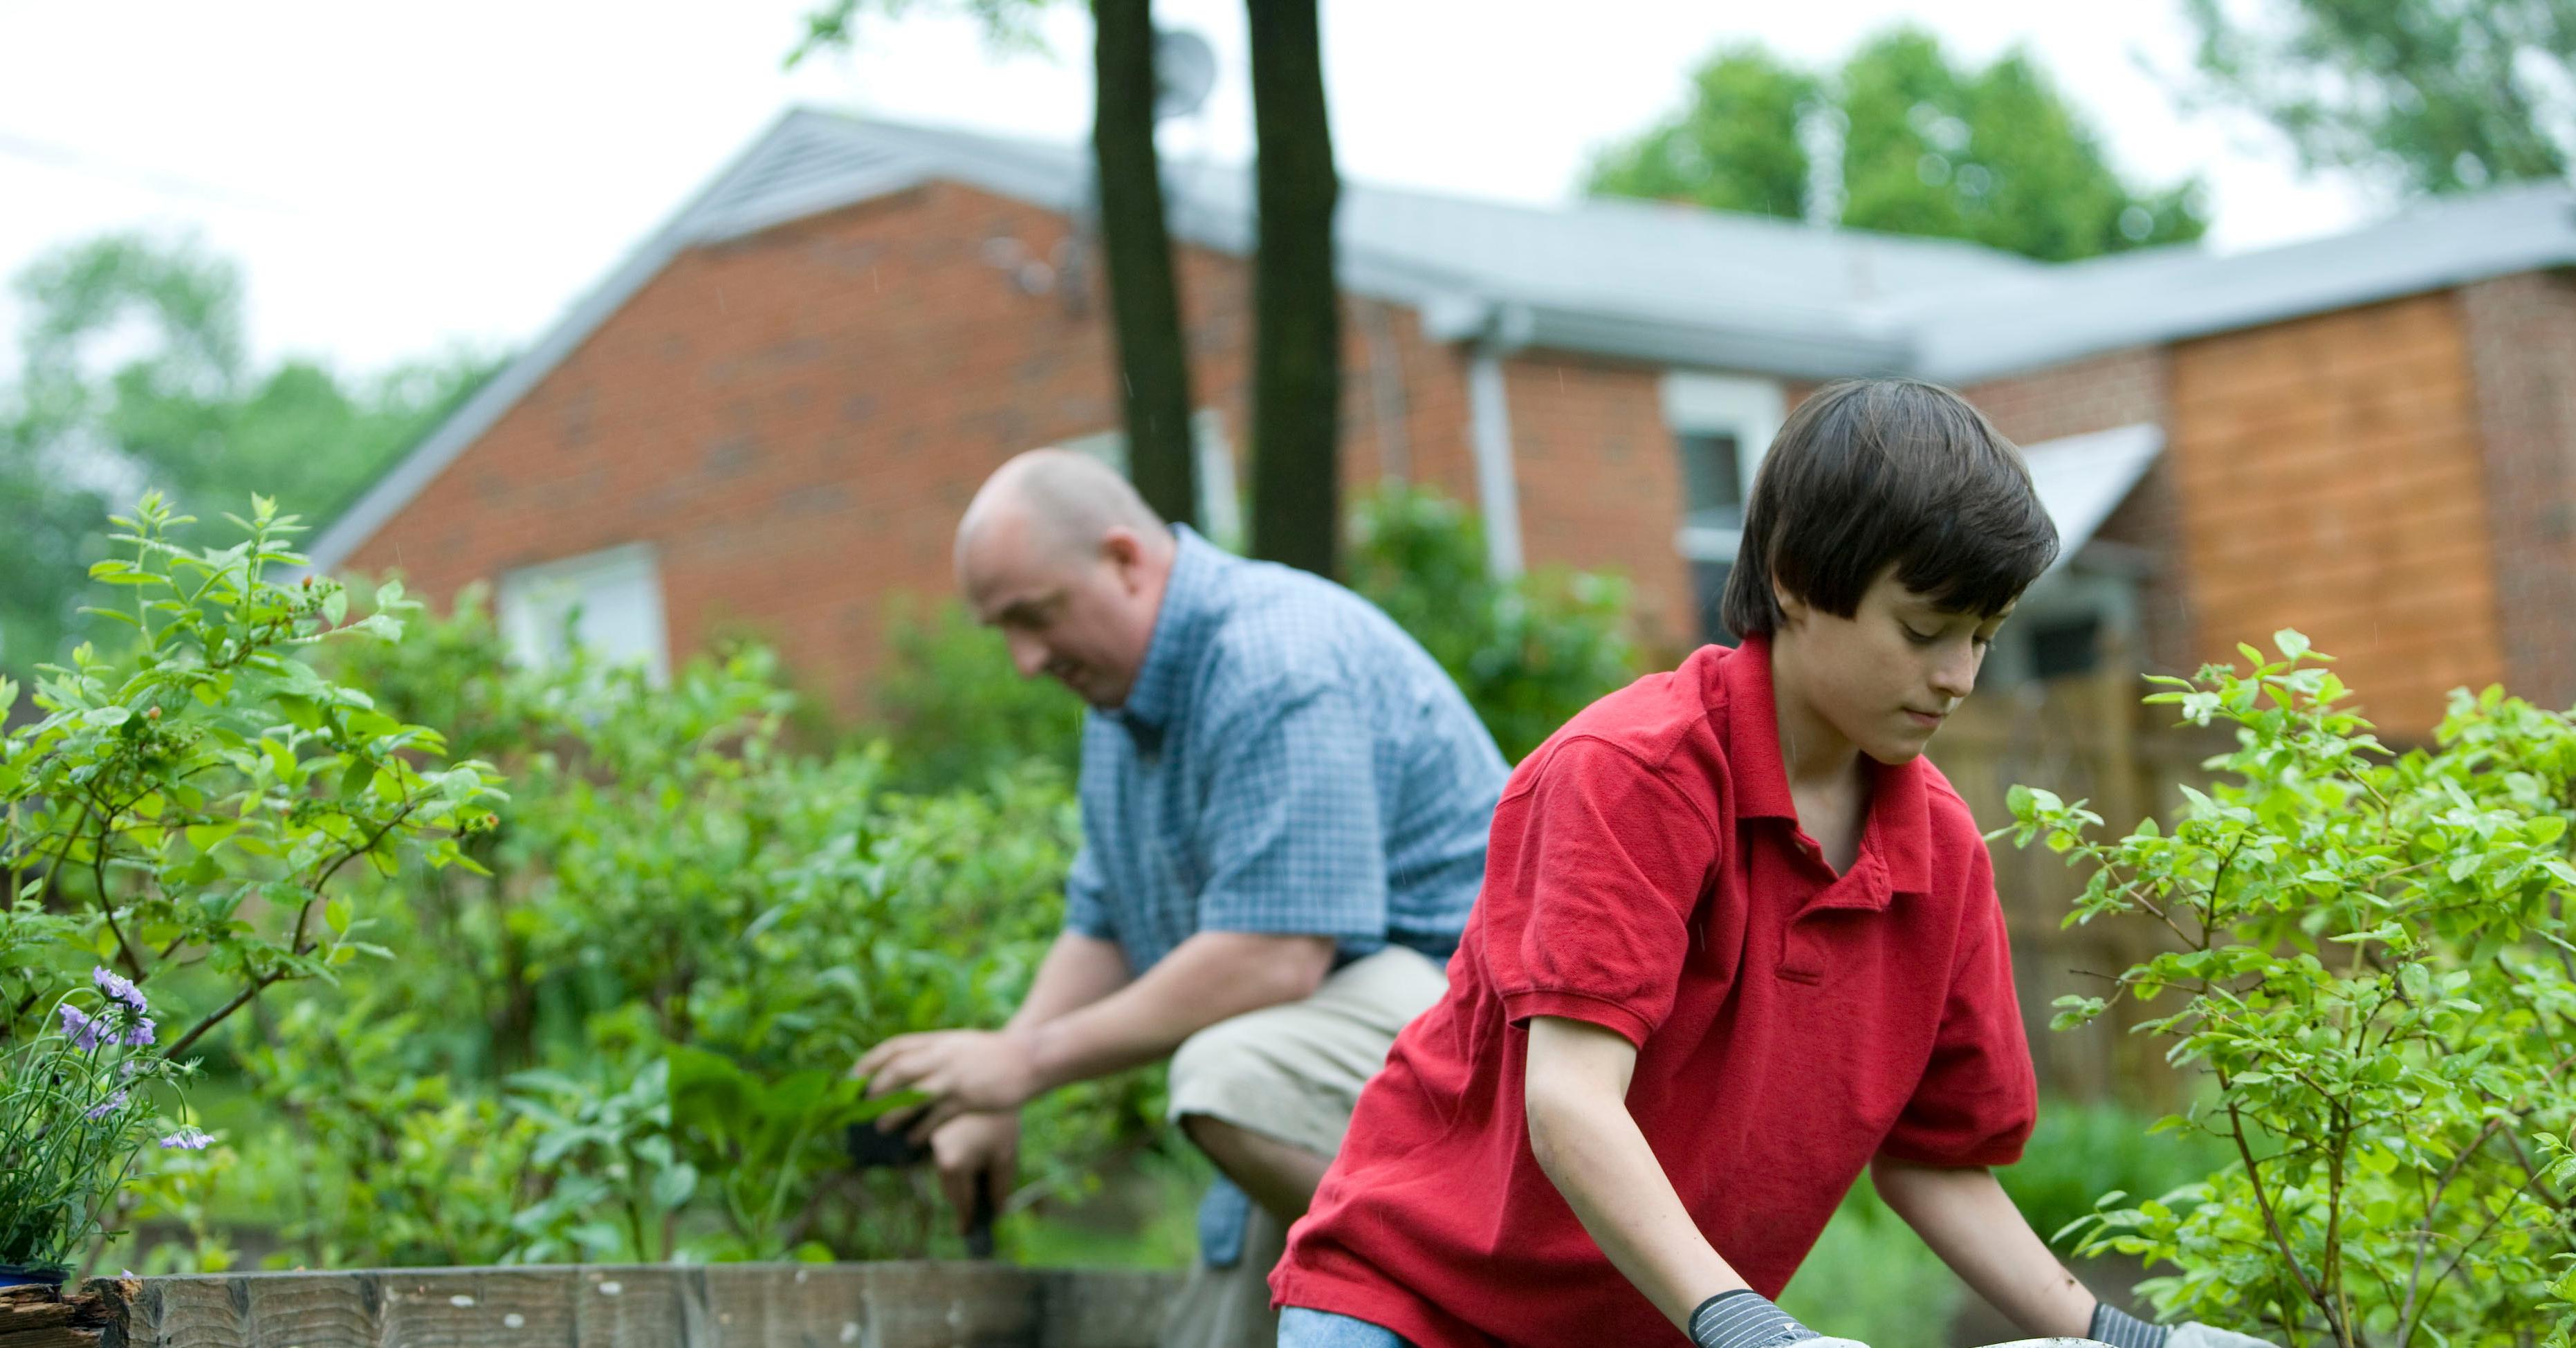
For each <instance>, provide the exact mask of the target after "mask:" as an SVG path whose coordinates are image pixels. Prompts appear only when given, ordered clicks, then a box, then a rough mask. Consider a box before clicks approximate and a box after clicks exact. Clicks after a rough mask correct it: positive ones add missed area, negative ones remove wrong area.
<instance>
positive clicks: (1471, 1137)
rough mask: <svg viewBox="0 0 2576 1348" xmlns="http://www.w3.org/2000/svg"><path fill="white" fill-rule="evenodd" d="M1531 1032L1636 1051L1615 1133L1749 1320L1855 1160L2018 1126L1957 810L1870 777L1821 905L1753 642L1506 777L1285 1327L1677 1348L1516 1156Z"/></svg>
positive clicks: (1695, 661) (1963, 820) (1938, 1154)
mask: <svg viewBox="0 0 2576 1348" xmlns="http://www.w3.org/2000/svg"><path fill="white" fill-rule="evenodd" d="M1531 1016H1561V1017H1565V1018H1567V1019H1572V1020H1582V1021H1589V1022H1591V1023H1593V1024H1596V1025H1601V1026H1606V1027H1608V1028H1609V1029H1612V1030H1615V1031H1617V1032H1618V1033H1619V1034H1621V1035H1623V1036H1625V1037H1626V1038H1628V1039H1629V1040H1630V1041H1631V1042H1633V1043H1635V1044H1636V1045H1637V1046H1638V1053H1637V1067H1636V1074H1635V1077H1634V1080H1633V1082H1632V1084H1631V1085H1630V1088H1629V1091H1628V1112H1629V1113H1630V1114H1632V1115H1634V1116H1635V1118H1636V1120H1637V1125H1638V1127H1639V1128H1640V1129H1641V1130H1642V1131H1643V1132H1644V1134H1645V1136H1646V1141H1647V1142H1648V1143H1649V1144H1650V1145H1652V1146H1653V1148H1654V1150H1655V1155H1656V1156H1657V1158H1658V1159H1660V1160H1661V1161H1662V1163H1663V1167H1664V1173H1665V1174H1666V1175H1668V1176H1670V1177H1671V1179H1672V1182H1673V1187H1674V1189H1675V1190H1676V1191H1677V1192H1678V1193H1679V1194H1680V1196H1681V1200H1682V1203H1683V1205H1684V1206H1685V1207H1686V1208H1688V1209H1689V1210H1690V1213H1691V1216H1692V1218H1693V1219H1694V1220H1695V1221H1696V1222H1697V1223H1698V1224H1699V1228H1700V1230H1701V1231H1702V1232H1704V1233H1706V1234H1707V1236H1708V1238H1709V1240H1710V1242H1711V1243H1712V1244H1714V1245H1715V1246H1716V1247H1717V1251H1718V1253H1719V1254H1721V1255H1723V1256H1725V1258H1726V1261H1727V1262H1728V1263H1729V1264H1732V1265H1733V1266H1734V1267H1735V1269H1736V1270H1737V1271H1738V1272H1740V1273H1742V1274H1743V1275H1744V1277H1745V1278H1746V1280H1748V1281H1750V1282H1751V1283H1752V1284H1753V1286H1754V1288H1755V1290H1757V1291H1760V1292H1761V1293H1763V1294H1764V1295H1766V1296H1776V1295H1778V1294H1779V1291H1780V1289H1781V1287H1782V1286H1783V1285H1784V1284H1786V1283H1787V1282H1788V1281H1789V1275H1790V1274H1791V1273H1793V1272H1795V1271H1796V1270H1797V1267H1798V1263H1799V1261H1800V1260H1801V1259H1804V1258H1805V1257H1806V1254H1807V1250H1808V1249H1809V1248H1810V1247H1811V1246H1813V1245H1814V1244H1815V1240H1816V1236H1817V1234H1818V1233H1819V1232H1821V1231H1822V1230H1823V1229H1824V1226H1825V1222H1826V1219H1827V1218H1829V1217H1831V1216H1832V1215H1833V1211H1834V1207H1835V1205H1836V1204H1837V1203H1838V1202H1839V1201H1840V1200H1841V1198H1842V1196H1843V1194H1844V1192H1845V1191H1846V1190H1848V1189H1849V1188H1850V1187H1851V1183H1852V1181H1853V1180H1854V1179H1856V1178H1857V1177H1858V1176H1859V1175H1860V1173H1861V1171H1862V1169H1863V1168H1864V1167H1865V1166H1866V1165H1867V1164H1868V1162H1869V1159H1870V1157H1871V1156H1872V1155H1873V1154H1876V1153H1881V1152H1884V1153H1886V1154H1887V1155H1890V1156H1893V1157H1897V1158H1899V1159H1903V1160H1911V1161H1919V1162H1926V1163H1930V1164H1935V1165H1958V1166H1982V1165H2005V1164H2009V1163H2011V1162H2012V1161H2014V1160H2016V1159H2018V1158H2019V1156H2020V1154H2021V1145H2022V1141H2023V1139H2024V1138H2026V1137H2027V1136H2028V1135H2029V1132H2030V1127H2031V1123H2032V1121H2033V1117H2034V1114H2035V1111H2036V1107H2037V1092H2036V1087H2035V1085H2034V1083H2033V1080H2032V1077H2031V1068H2030V1051H2029V1046H2028V1043H2027V1041H2026V1040H2025V1039H2024V1038H2023V1034H2022V1024H2021V1013H2020V1009H2019V1006H2018V1004H2017V1003H2016V1002H2015V1000H2014V997H2013V985H2012V966H2011V962H2010V958H2009V955H2008V952H2007V950H2006V948H2005V943H2004V923H2003V913H2002V910H2001V908H2000V907H1999V906H1998V904H1997V903H1996V900H1995V891H1994V878H1993V875H1992V872H1991V871H1990V870H1989V862H1988V860H1987V856H1986V849H1985V843H1984V841H1983V840H1982V839H1981V838H1980V837H1979V835H1978V832H1977V827H1976V824H1975V822H1974V821H1973V820H1972V819H1971V818H1970V817H1969V814H1968V808H1967V806H1966V805H1965V804H1963V803H1962V802H1961V801H1960V799H1959V797H1958V794H1957V793H1956V792H1954V791H1952V790H1951V789H1950V784H1949V782H1948V781H1946V780H1945V779H1944V778H1943V777H1942V776H1941V774H1940V772H1939V771H1938V770H1937V769H1935V768H1933V766H1932V765H1931V764H1930V763H1928V762H1925V761H1923V760H1920V759H1917V760H1916V761H1914V762H1912V763H1908V764H1906V765H1905V766H1903V767H1897V768H1889V767H1884V766H1881V767H1879V768H1878V769H1877V770H1876V776H1875V779H1874V783H1873V786H1872V791H1871V802H1870V810H1869V819H1868V822H1867V825H1866V827H1865V828H1864V830H1863V833H1862V837H1861V845H1860V855H1859V858H1858V859H1857V860H1856V861H1855V862H1854V863H1853V865H1852V867H1851V869H1850V871H1849V872H1848V873H1846V874H1844V875H1841V876H1837V875H1835V874H1834V872H1833V870H1832V869H1831V868H1830V867H1829V866H1827V865H1826V864H1825V861H1824V860H1823V858H1822V856H1821V855H1820V854H1819V853H1817V852H1816V850H1815V848H1814V844H1813V843H1812V842H1811V841H1810V840H1809V839H1808V838H1807V837H1806V835H1805V834H1804V833H1803V832H1801V831H1800V830H1799V828H1798V822H1797V811H1796V808H1795V807H1794V806H1793V805H1792V804H1791V801H1790V796H1789V784H1788V779H1787V776H1786V774H1785V773H1784V771H1783V770H1782V767H1781V762H1780V747H1779V732H1778V728H1777V721H1776V719H1775V713H1774V710H1773V707H1772V701H1771V671H1770V650H1769V647H1768V645H1767V644H1766V643H1764V642H1762V641H1758V640H1756V641H1748V642H1746V643H1745V644H1744V646H1743V647H1742V648H1741V649H1740V650H1736V651H1728V650H1726V649H1724V648H1723V647H1717V646H1710V647H1705V648H1703V649H1701V650H1700V651H1699V652H1698V653H1696V654H1694V655H1692V656H1691V657H1690V659H1688V660H1686V661H1684V662H1683V664H1682V666H1681V668H1680V669H1678V670H1675V671H1673V672H1672V673H1670V674H1658V675H1653V676H1650V677H1648V678H1644V679H1641V680H1639V681H1637V682H1636V683H1635V684H1632V685H1630V686H1629V687H1628V688H1626V689H1624V690H1622V691H1620V692H1617V693H1613V694H1611V695H1610V696H1608V697H1605V698H1603V699H1602V700H1600V701H1599V702H1596V703H1594V704H1593V705H1592V706H1591V707H1589V708H1587V709H1585V710H1584V712H1583V713H1582V714H1581V715H1579V716H1577V717H1575V718H1574V720H1572V721H1571V722H1569V723H1567V725H1566V726H1565V728H1564V729H1562V730H1560V731H1558V732H1557V733H1556V735H1555V736H1554V737H1553V738H1551V739H1550V740H1549V741H1548V742H1547V743H1546V744H1545V745H1543V746H1541V747H1540V749H1539V751H1538V752H1537V753H1535V754H1532V755H1531V756H1530V757H1529V759H1528V760H1527V761H1526V762H1524V763H1522V764H1521V766H1520V769H1519V770H1518V771H1517V772H1515V773H1514V774H1513V775H1512V779H1511V783H1510V785H1509V786H1508V787H1506V788H1505V790H1504V793H1503V798H1502V803H1501V805H1500V806H1499V807H1498V808H1497V809H1496V811H1495V813H1494V827H1493V836H1492V842H1491V844H1490V847H1489V849H1488V852H1487V855H1486V863H1485V884H1484V890H1483V892H1482V894H1481V895H1480V896H1479V897H1478V899H1477V902H1476V911H1475V914H1474V915H1473V916H1472V917H1471V918H1470V919H1469V920H1468V924H1467V930H1466V935H1465V937H1464V939H1463V941H1462V943H1461V944H1460V946H1459V948H1458V953H1457V954H1456V955H1455V956H1454V957H1453V958H1452V959H1451V960H1450V963H1449V993H1448V995H1447V996H1446V997H1445V998H1443V999H1442V1000H1441V1001H1440V1003H1439V1005H1437V1006H1435V1007H1433V1008H1432V1009H1431V1010H1430V1011H1428V1012H1425V1013H1424V1014H1423V1015H1422V1016H1421V1017H1420V1018H1419V1019H1417V1020H1415V1021H1414V1022H1413V1023H1412V1024H1411V1025H1410V1026H1408V1027H1407V1028H1406V1029H1405V1031H1404V1033H1403V1034H1402V1035H1400V1036H1398V1038H1397V1039H1396V1041H1395V1047H1394V1049H1393V1050H1392V1052H1391V1053H1390V1054H1389V1055H1388V1057H1387V1062H1386V1068H1385V1070H1384V1071H1382V1072H1380V1073H1379V1074H1378V1075H1377V1076H1376V1077H1375V1078H1374V1079H1373V1080H1371V1081H1370V1082H1369V1084H1368V1087H1367V1089H1366V1090H1364V1091H1363V1092H1362V1093H1361V1095H1360V1100H1359V1108H1358V1112H1357V1113H1356V1114H1355V1115H1353V1117H1352V1119H1351V1129H1350V1134H1349V1136H1348V1138H1347V1140H1345V1141H1344V1142H1343V1144H1342V1150H1341V1154H1340V1156H1338V1157H1337V1158H1335V1160H1334V1162H1333V1167H1332V1170H1331V1171H1330V1173H1328V1174H1327V1175H1326V1176H1325V1178H1324V1184H1323V1187H1322V1188H1321V1189H1320V1190H1318V1191H1317V1192H1316V1194H1315V1203H1314V1207H1313V1208H1312V1210H1311V1211H1310V1212H1309V1213H1308V1215H1307V1217H1306V1218H1305V1220H1303V1221H1301V1222H1299V1223H1298V1224H1297V1226H1296V1228H1295V1230H1294V1231H1293V1232H1292V1234H1291V1237H1290V1239H1289V1243H1288V1255H1287V1258H1286V1259H1284V1260H1283V1261H1281V1263H1280V1265H1279V1268H1278V1270H1277V1271H1276V1272H1275V1273H1273V1274H1272V1275H1271V1288H1272V1290H1273V1292H1274V1294H1275V1295H1276V1296H1277V1297H1278V1299H1279V1301H1280V1302H1281V1304H1283V1305H1289V1306H1305V1307H1310V1308H1313V1309H1316V1310H1325V1311H1334V1312H1338V1313H1340V1314H1343V1315H1350V1316H1356V1317H1357V1318H1359V1319H1362V1320H1366V1321H1370V1322H1372V1323H1374V1324H1378V1325H1382V1326H1384V1327H1386V1328H1388V1329H1391V1330H1394V1331H1395V1332H1396V1333H1397V1334H1400V1335H1402V1336H1403V1337H1405V1338H1407V1339H1410V1340H1412V1341H1413V1342H1414V1343H1416V1344H1419V1345H1422V1346H1423V1348H1470V1345H1474V1346H1476V1348H1482V1346H1483V1345H1488V1344H1492V1343H1495V1342H1498V1341H1499V1342H1505V1343H1510V1344H1514V1345H1528V1346H1529V1348H1556V1346H1557V1345H1563V1346H1564V1348H1577V1346H1578V1345H1579V1346H1580V1348H1596V1345H1600V1344H1605V1343H1609V1344H1648V1343H1680V1342H1683V1339H1682V1336H1681V1335H1680V1334H1679V1333H1678V1332H1676V1331H1675V1330H1674V1329H1673V1328H1672V1326H1671V1325H1670V1324H1668V1323H1667V1322H1666V1321H1665V1320H1664V1318H1663V1316H1662V1315H1661V1314H1659V1313H1657V1312H1656V1310H1655V1308H1654V1306H1653V1305H1652V1304H1651V1303H1649V1302H1648V1301H1647V1300H1646V1298H1645V1296H1644V1294H1642V1293H1640V1292H1638V1291H1637V1290H1636V1288H1635V1287H1633V1286H1631V1285H1630V1284H1629V1282H1628V1280H1627V1279H1626V1278H1624V1277H1622V1276H1620V1274H1619V1271H1618V1270H1617V1269H1615V1268H1613V1267H1611V1265H1610V1261H1609V1260H1608V1259H1607V1258H1605V1257H1604V1256H1603V1255H1602V1253H1601V1249H1600V1247H1599V1246H1597V1245H1595V1244H1594V1243H1593V1241H1592V1237H1591V1236H1590V1234H1588V1233H1587V1232H1585V1231H1584V1229H1583V1227H1582V1225H1581V1224H1580V1223H1579V1222H1577V1221H1576V1219H1575V1216H1574V1212H1573V1210H1572V1209H1571V1208H1569V1207H1567V1206H1566V1202H1565V1199H1564V1197H1563V1196H1562V1195H1560V1194H1559V1193H1558V1192H1557V1190H1556V1186H1555V1185H1554V1184H1553V1183H1552V1182H1550V1181H1549V1179H1548V1177H1547V1175H1546V1174H1545V1173H1544V1172H1542V1171H1541V1170H1540V1169H1539V1167H1538V1162H1537V1161H1536V1160H1535V1159H1534V1158H1533V1157H1532V1156H1531V1154H1530V1144H1529V1129H1528V1126H1527V1123H1526V1120H1525V1117H1524V1115H1523V1112H1522V1109H1523V1106H1522V1089H1521V1088H1522V1070H1523V1066H1524V1062H1525V1059H1526V1057H1527V1052H1528V1020H1529V1018H1530V1017H1531Z"/></svg>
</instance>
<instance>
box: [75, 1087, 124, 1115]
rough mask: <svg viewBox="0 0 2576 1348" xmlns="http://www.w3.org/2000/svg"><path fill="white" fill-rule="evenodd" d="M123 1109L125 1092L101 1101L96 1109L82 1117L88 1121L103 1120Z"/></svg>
mask: <svg viewBox="0 0 2576 1348" xmlns="http://www.w3.org/2000/svg"><path fill="white" fill-rule="evenodd" d="M123 1108H125V1092H124V1091H121V1090H120V1091H118V1092H117V1093H116V1094H114V1095H111V1096H109V1097H107V1098H106V1099H105V1100H102V1101H100V1102H99V1103H98V1105H97V1106H96V1107H95V1108H93V1109H91V1110H90V1111H89V1112H88V1113H87V1114H84V1115H82V1117H83V1118H87V1119H103V1118H106V1117H107V1116H108V1115H110V1114H113V1113H115V1112H116V1111H118V1110H120V1109H123Z"/></svg>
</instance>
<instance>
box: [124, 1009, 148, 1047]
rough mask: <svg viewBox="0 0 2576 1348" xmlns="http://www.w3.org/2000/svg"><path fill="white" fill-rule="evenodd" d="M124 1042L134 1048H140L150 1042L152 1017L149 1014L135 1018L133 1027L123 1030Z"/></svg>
mask: <svg viewBox="0 0 2576 1348" xmlns="http://www.w3.org/2000/svg"><path fill="white" fill-rule="evenodd" d="M125 1042H126V1043H127V1044H129V1045H131V1046H132V1047H135V1048H141V1047H143V1046H144V1045H146V1044H149V1043H151V1042H152V1018H151V1017H150V1016H144V1017H141V1018H139V1019H137V1020H136V1021H135V1022H134V1028H133V1029H130V1030H127V1031H126V1032H125Z"/></svg>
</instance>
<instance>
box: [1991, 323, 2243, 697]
mask: <svg viewBox="0 0 2576 1348" xmlns="http://www.w3.org/2000/svg"><path fill="white" fill-rule="evenodd" d="M2172 381H2173V371H2172V358H2171V356H2170V354H2169V353H2168V352H2167V351H2166V350H2165V348H2163V347H2134V348H2131V349H2129V350H2126V351H2113V352H2108V353H2106V354H2103V355H2099V356H2090V357H2087V358H2085V359H2083V360H2078V361H2070V362H2068V363H2067V364H2064V365H2059V366H2054V367H2052V368H2049V369H2045V370H2036V371H2031V372H2028V373H2024V374H2016V375H2010V376H2007V377H2005V378H2002V379H1989V380H1987V381H1985V382H1983V383H1979V384H1971V385H1969V386H1968V387H1966V388H1965V389H1963V390H1961V392H1962V393H1964V394H1965V395H1966V396H1967V399H1968V401H1970V402H1972V403H1975V404H1976V405H1977V406H1978V408H1980V409H1981V410H1983V411H1984V412H1985V414H1986V416H1987V417H1988V418H1989V419H1991V420H1992V421H1993V422H1994V423H1995V428H1996V429H1997V430H2000V431H2002V432H2003V433H2004V435H2005V436H2006V437H2007V438H2008V439H2010V440H2011V441H2012V442H2013V443H2015V444H2019V445H2035V444H2038V443H2040V442H2042V441H2045V440H2054V439H2057V438H2059V437H2061V436H2068V435H2082V434H2085V433H2086V432H2089V431H2106V430H2110V429H2112V428H2113V427H2116V426H2132V425H2136V424H2138V423H2140V422H2145V423H2148V424H2150V425H2156V426H2165V425H2167V424H2168V423H2169V420H2170V418H2171V416H2172V399H2171V389H2172ZM2181 509H2182V507H2181V502H2180V499H2179V497H2177V496H2176V494H2175V489H2174V473H2173V455H2172V449H2171V446H2170V445H2168V446H2167V452H2166V453H2165V455H2164V456H2163V457H2162V458H2161V459H2159V460H2158V462H2157V463H2156V464H2155V466H2154V467H2151V468H2149V469H2148V470H2147V474H2146V476H2145V477H2144V478H2142V479H2140V480H2139V482H2138V485H2137V486H2136V488H2134V489H2133V490H2131V492H2130V493H2129V497H2128V499H2127V500H2125V501H2123V502H2122V503H2121V504H2120V506H2119V507H2118V508H2117V509H2115V510H2113V511H2112V512H2111V516H2110V518H2109V519H2106V520H2104V521H2103V522H2102V527H2101V528H2100V529H2099V530H2097V531H2095V534H2094V537H2096V538H2100V539H2102V540H2104V541H2106V542H2110V543H2114V544H2117V545H2120V546H2122V547H2124V548H2128V549H2132V550H2133V551H2134V555H2136V556H2137V557H2138V558H2139V559H2140V560H2141V561H2143V562H2144V563H2145V564H2146V566H2147V573H2146V575H2145V576H2143V577H2141V578H2140V581H2139V584H2138V627H2139V638H2140V645H2141V647H2142V649H2140V650H2139V651H2138V652H2137V655H2138V657H2139V658H2140V659H2141V660H2142V661H2143V662H2144V664H2145V665H2146V667H2147V668H2149V669H2152V670H2158V671H2176V670H2190V669H2196V668H2198V667H2199V664H2200V661H2199V659H2198V657H2197V656H2196V655H2195V654H2194V650H2193V646H2192V641H2193V631H2192V620H2191V586H2190V584H2189V581H2188V578H2187V577H2186V576H2184V574H2183V572H2182V563H2181V552H2180V546H2179V540H2180V537H2181Z"/></svg>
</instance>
